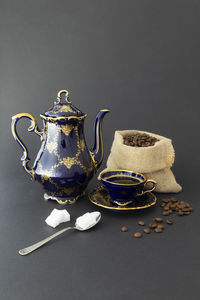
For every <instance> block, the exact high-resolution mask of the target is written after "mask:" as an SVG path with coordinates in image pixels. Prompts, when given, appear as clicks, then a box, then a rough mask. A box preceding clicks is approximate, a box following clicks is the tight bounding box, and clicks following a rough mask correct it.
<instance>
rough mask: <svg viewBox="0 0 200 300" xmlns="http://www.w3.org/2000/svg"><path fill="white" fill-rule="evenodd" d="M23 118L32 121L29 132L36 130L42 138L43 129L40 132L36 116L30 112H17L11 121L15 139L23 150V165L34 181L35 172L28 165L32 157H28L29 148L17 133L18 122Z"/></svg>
mask: <svg viewBox="0 0 200 300" xmlns="http://www.w3.org/2000/svg"><path fill="white" fill-rule="evenodd" d="M21 118H27V119H29V120H30V121H31V125H30V126H29V128H28V131H29V132H32V131H34V132H35V133H36V134H37V135H39V136H40V137H41V138H42V136H43V131H42V132H40V131H39V130H38V127H37V125H36V121H35V118H34V117H33V116H32V115H30V114H28V113H20V114H17V115H15V116H13V117H12V123H11V131H12V135H13V137H14V139H15V140H16V141H17V142H18V144H19V145H20V147H21V148H22V150H23V156H22V157H21V161H22V166H23V168H24V170H25V171H26V172H27V173H28V174H29V175H30V176H31V177H32V180H33V181H34V179H35V173H34V171H33V169H30V168H29V167H28V165H27V164H28V162H29V161H30V159H29V157H28V150H27V148H26V146H25V145H24V144H23V143H22V141H21V140H20V138H19V136H18V133H17V129H16V125H17V122H18V121H19V120H20V119H21Z"/></svg>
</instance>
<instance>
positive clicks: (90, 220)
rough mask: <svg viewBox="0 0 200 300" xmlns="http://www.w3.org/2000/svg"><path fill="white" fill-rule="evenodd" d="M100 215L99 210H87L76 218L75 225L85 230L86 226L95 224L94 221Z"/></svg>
mask: <svg viewBox="0 0 200 300" xmlns="http://www.w3.org/2000/svg"><path fill="white" fill-rule="evenodd" d="M100 216H101V213H100V212H99V211H94V212H91V213H89V212H87V213H85V214H84V215H82V216H80V217H79V218H77V219H76V224H75V226H76V227H78V228H80V229H81V230H85V229H86V228H90V227H92V226H93V225H94V224H96V221H97V219H99V218H100Z"/></svg>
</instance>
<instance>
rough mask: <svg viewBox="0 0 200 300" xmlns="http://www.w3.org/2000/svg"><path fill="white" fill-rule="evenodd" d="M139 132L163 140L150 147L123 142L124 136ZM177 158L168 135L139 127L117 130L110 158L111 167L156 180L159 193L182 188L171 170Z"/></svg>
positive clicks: (109, 164)
mask: <svg viewBox="0 0 200 300" xmlns="http://www.w3.org/2000/svg"><path fill="white" fill-rule="evenodd" d="M138 132H140V133H146V134H149V135H151V136H154V137H156V138H157V139H158V140H159V141H157V142H156V143H155V145H154V146H149V147H131V146H127V145H125V144H124V143H123V136H124V135H131V134H133V133H138ZM174 157H175V153H174V148H173V146H172V142H171V140H170V139H168V138H165V137H163V136H160V135H157V134H154V133H150V132H146V131H139V130H123V131H115V136H114V141H113V144H112V147H111V153H110V155H109V157H108V160H107V169H108V170H115V169H121V170H132V171H134V172H138V173H143V174H144V175H145V177H146V178H151V179H154V180H156V182H157V185H156V189H155V191H156V192H159V193H178V192H180V191H181V190H182V188H181V186H180V185H179V184H178V183H177V182H176V179H175V177H174V175H173V173H172V171H171V169H170V168H171V167H172V165H173V163H174Z"/></svg>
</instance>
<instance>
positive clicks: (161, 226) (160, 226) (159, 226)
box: [157, 224, 165, 229]
mask: <svg viewBox="0 0 200 300" xmlns="http://www.w3.org/2000/svg"><path fill="white" fill-rule="evenodd" d="M157 228H160V229H164V228H165V226H164V225H162V224H158V226H157Z"/></svg>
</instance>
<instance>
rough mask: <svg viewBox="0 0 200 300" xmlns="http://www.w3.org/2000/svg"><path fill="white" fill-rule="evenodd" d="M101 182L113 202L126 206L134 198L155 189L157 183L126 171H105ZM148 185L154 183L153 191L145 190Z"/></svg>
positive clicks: (101, 176) (101, 175)
mask: <svg viewBox="0 0 200 300" xmlns="http://www.w3.org/2000/svg"><path fill="white" fill-rule="evenodd" d="M100 180H101V182H102V183H103V184H104V186H105V187H106V188H107V189H108V192H109V194H110V197H111V200H112V202H114V203H116V204H118V205H120V206H125V205H128V204H129V203H132V202H133V200H134V198H136V197H140V196H143V195H144V194H146V193H149V192H152V191H153V190H154V189H155V185H156V181H155V180H153V179H146V178H145V177H144V175H143V174H140V173H135V172H132V171H126V170H110V171H103V172H102V173H101V174H100ZM147 183H152V184H153V186H152V188H151V189H145V186H146V185H147Z"/></svg>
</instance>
